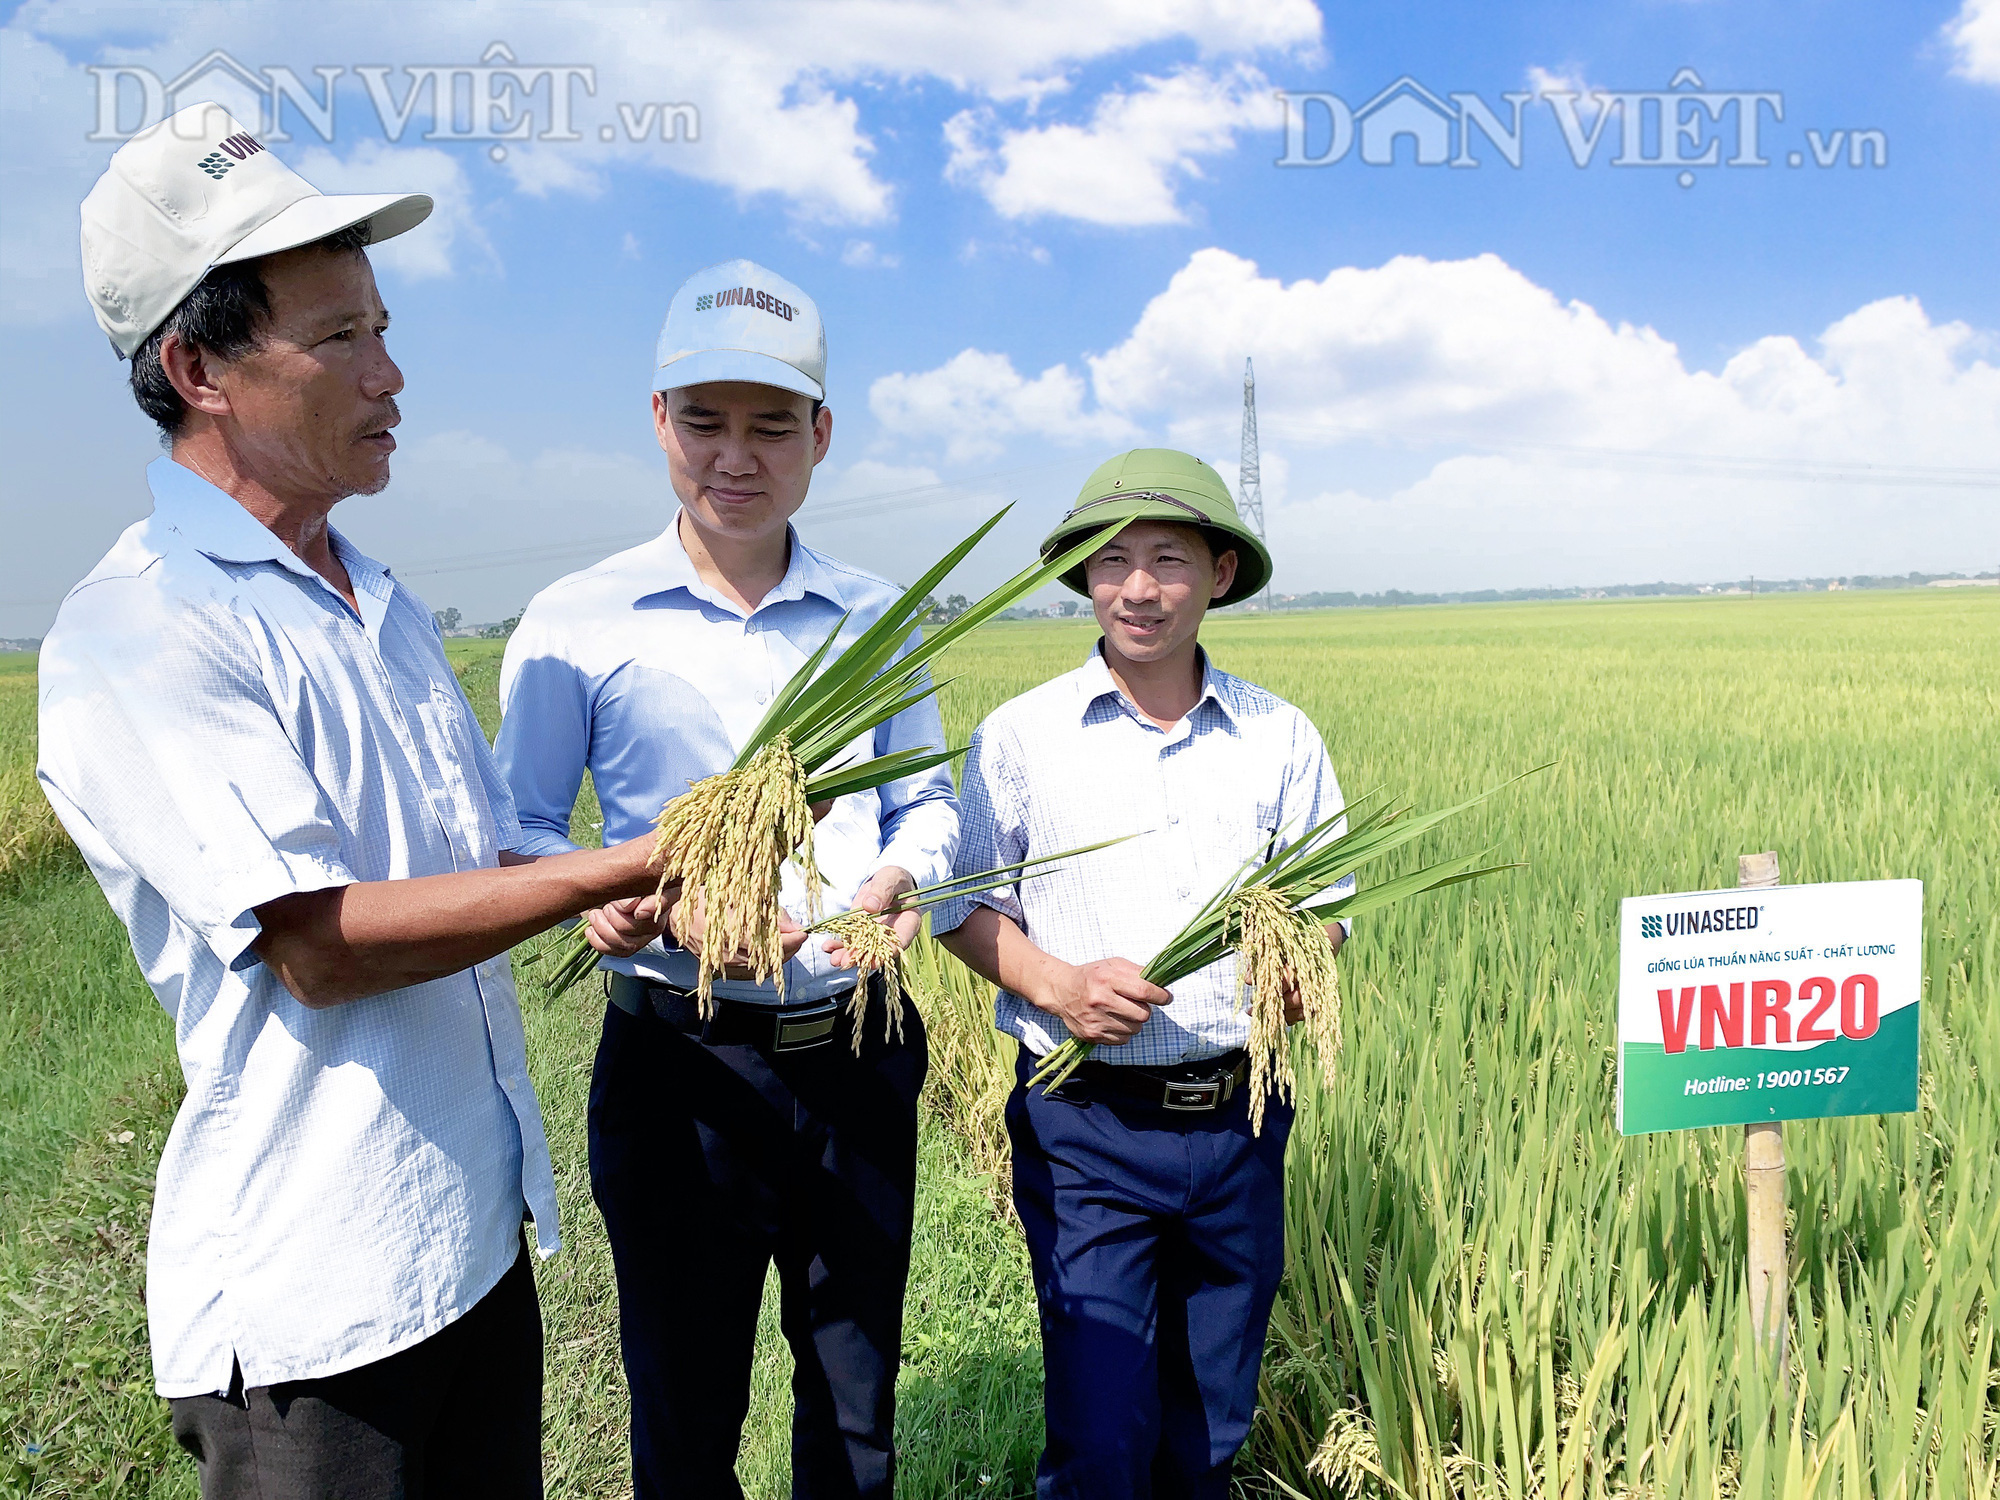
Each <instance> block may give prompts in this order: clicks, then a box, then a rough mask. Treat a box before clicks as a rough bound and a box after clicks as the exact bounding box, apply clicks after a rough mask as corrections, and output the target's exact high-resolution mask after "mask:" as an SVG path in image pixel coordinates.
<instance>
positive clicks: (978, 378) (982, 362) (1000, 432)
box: [868, 349, 1132, 463]
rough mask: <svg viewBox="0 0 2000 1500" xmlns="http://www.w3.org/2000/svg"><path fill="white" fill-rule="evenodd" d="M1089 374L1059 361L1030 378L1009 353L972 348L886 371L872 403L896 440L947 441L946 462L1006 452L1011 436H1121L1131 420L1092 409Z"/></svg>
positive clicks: (1067, 439)
mask: <svg viewBox="0 0 2000 1500" xmlns="http://www.w3.org/2000/svg"><path fill="white" fill-rule="evenodd" d="M1083 408H1084V385H1083V379H1082V377H1081V376H1079V375H1078V374H1077V373H1076V372H1075V371H1073V370H1071V369H1070V368H1069V366H1067V365H1051V366H1050V367H1049V368H1048V369H1046V370H1044V371H1042V373H1041V374H1040V375H1038V376H1036V377H1035V378H1034V379H1033V380H1027V379H1024V378H1023V377H1022V376H1021V374H1020V373H1019V372H1018V371H1016V370H1015V368H1014V362H1013V361H1012V360H1011V359H1009V358H1008V357H1007V356H1006V355H1004V354H988V353H985V352H983V351H981V350H978V349H967V350H964V351H963V352H961V353H959V354H955V355H953V356H952V357H951V358H950V359H949V360H947V361H945V363H943V364H942V365H939V366H938V367H937V368H936V369H934V370H926V371H924V372H923V373H922V374H918V375H903V374H896V375H885V376H883V377H882V378H881V379H879V380H877V381H876V382H875V383H874V384H873V385H872V386H870V387H869V388H868V409H869V410H870V411H871V412H873V413H874V414H875V420H876V421H877V422H879V423H881V425H882V428H883V430H884V432H885V433H886V434H888V435H889V436H890V437H891V438H892V439H896V440H902V441H907V442H911V443H914V444H918V445H930V444H934V443H941V444H942V446H943V450H944V460H945V462H946V463H963V462H966V461H968V460H971V459H978V458H985V457H989V456H991V455H992V454H995V453H998V452H1000V451H1001V449H1002V448H1004V447H1005V446H1006V443H1007V441H1008V440H1010V439H1012V438H1016V437H1021V436H1033V437H1034V438H1036V439H1038V440H1043V441H1053V442H1057V443H1080V442H1088V441H1104V442H1116V441H1119V440H1121V439H1123V438H1125V437H1127V436H1128V435H1130V433H1131V431H1132V428H1131V425H1130V424H1129V423H1128V422H1127V421H1126V420H1125V419H1124V418H1123V417H1121V416H1118V415H1116V414H1115V413H1111V412H1105V411H1096V412H1087V411H1085V410H1084V409H1083Z"/></svg>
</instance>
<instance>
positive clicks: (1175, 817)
mask: <svg viewBox="0 0 2000 1500" xmlns="http://www.w3.org/2000/svg"><path fill="white" fill-rule="evenodd" d="M1180 820H1181V815H1180V814H1179V813H1177V812H1170V813H1168V814H1167V821H1168V822H1169V823H1178V822H1180Z"/></svg>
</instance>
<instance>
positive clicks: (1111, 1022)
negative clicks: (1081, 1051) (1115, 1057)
mask: <svg viewBox="0 0 2000 1500" xmlns="http://www.w3.org/2000/svg"><path fill="white" fill-rule="evenodd" d="M1030 998H1031V999H1033V1000H1034V1001H1035V1003H1036V1004H1037V1005H1039V1006H1041V1008H1042V1009H1043V1010H1047V1011H1053V1012H1054V1013H1055V1014H1056V1015H1058V1016H1060V1017H1061V1018H1062V1023H1063V1025H1065V1026H1067V1027H1068V1028H1069V1034H1070V1035H1071V1036H1073V1037H1076V1038H1077V1039H1078V1040H1079V1041H1085V1042H1092V1043H1095V1044H1096V1045H1098V1046H1100V1047H1102V1046H1110V1047H1122V1046H1124V1045H1125V1044H1126V1043H1127V1042H1129V1041H1131V1040H1132V1038H1133V1037H1134V1036H1136V1035H1137V1034H1138V1031H1139V1028H1140V1027H1141V1026H1144V1025H1145V1024H1146V1018H1147V1017H1148V1016H1150V1015H1151V1014H1152V1013H1153V1009H1152V1008H1153V1007H1154V1006H1156V1005H1166V1004H1169V1003H1171V1002H1172V1000H1173V998H1174V997H1173V996H1172V995H1170V994H1169V993H1168V992H1167V991H1165V990H1163V989H1161V988H1160V987H1159V986H1158V985H1157V984H1148V983H1147V982H1146V981H1145V980H1144V979H1143V978H1141V977H1140V969H1139V966H1138V965H1137V964H1135V963H1133V962H1132V960H1131V959H1129V958H1100V959H1098V960H1097V961H1096V962H1095V963H1088V964H1063V965H1061V967H1060V968H1059V969H1057V971H1056V972H1055V974H1054V975H1053V977H1052V979H1051V981H1050V983H1049V984H1048V985H1047V987H1046V989H1045V990H1044V992H1043V993H1042V994H1041V995H1039V996H1031V997H1030Z"/></svg>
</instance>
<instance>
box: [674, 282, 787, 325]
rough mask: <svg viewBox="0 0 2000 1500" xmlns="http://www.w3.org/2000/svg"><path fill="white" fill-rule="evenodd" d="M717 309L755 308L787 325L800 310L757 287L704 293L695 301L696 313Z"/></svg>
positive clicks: (741, 287) (742, 287)
mask: <svg viewBox="0 0 2000 1500" xmlns="http://www.w3.org/2000/svg"><path fill="white" fill-rule="evenodd" d="M717 307H754V308H756V309H757V310H758V311H759V312H767V313H769V314H771V316H772V317H774V318H783V319H784V320H785V321H786V322H787V323H789V322H791V321H792V319H793V318H794V317H796V316H797V315H798V311H799V310H798V309H797V308H796V307H794V306H792V304H791V303H789V302H780V301H779V300H778V299H777V298H776V297H773V296H772V295H771V294H770V293H769V292H760V291H758V290H757V289H756V288H755V287H748V286H733V287H731V288H730V289H729V290H728V291H726V292H703V293H702V294H701V295H700V296H699V297H697V298H695V299H694V310H695V311H696V312H708V311H709V310H710V309H712V308H717Z"/></svg>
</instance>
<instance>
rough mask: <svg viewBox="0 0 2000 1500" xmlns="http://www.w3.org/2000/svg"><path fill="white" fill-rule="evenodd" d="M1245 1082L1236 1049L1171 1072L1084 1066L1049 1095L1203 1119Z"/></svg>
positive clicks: (1246, 1067) (1246, 1060) (1242, 1057)
mask: <svg viewBox="0 0 2000 1500" xmlns="http://www.w3.org/2000/svg"><path fill="white" fill-rule="evenodd" d="M1249 1081H1250V1054H1249V1053H1247V1052H1245V1051H1244V1050H1243V1049H1242V1048H1240V1047H1239V1048H1237V1049H1236V1050H1235V1051H1233V1052H1225V1053H1223V1054H1222V1055H1221V1056H1220V1057H1210V1058H1204V1059H1203V1060H1202V1061H1200V1062H1197V1063H1182V1064H1180V1065H1179V1066H1178V1067H1172V1068H1138V1067H1122V1066H1115V1065H1113V1064H1111V1063H1101V1062H1091V1061H1086V1062H1085V1063H1083V1064H1082V1066H1080V1067H1079V1068H1078V1069H1077V1070H1076V1071H1075V1072H1074V1073H1072V1074H1071V1075H1070V1076H1069V1077H1068V1078H1067V1079H1065V1080H1064V1081H1063V1086H1062V1087H1061V1088H1059V1089H1057V1090H1056V1091H1055V1097H1056V1098H1058V1099H1064V1098H1070V1099H1106V1100H1117V1099H1133V1100H1137V1101H1138V1102H1139V1103H1141V1104H1150V1105H1152V1106H1153V1107H1154V1108H1155V1109H1166V1110H1173V1111H1175V1112H1176V1113H1184V1114H1209V1113H1213V1112H1214V1111H1215V1110H1218V1109H1221V1108H1222V1106H1223V1105H1225V1104H1227V1103H1228V1102H1229V1100H1230V1098H1231V1097H1232V1096H1233V1095H1234V1094H1235V1093H1236V1091H1237V1090H1238V1089H1240V1088H1242V1087H1243V1085H1244V1084H1246V1083H1248V1082H1249Z"/></svg>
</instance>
